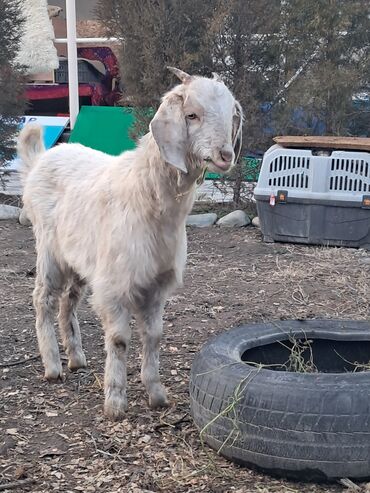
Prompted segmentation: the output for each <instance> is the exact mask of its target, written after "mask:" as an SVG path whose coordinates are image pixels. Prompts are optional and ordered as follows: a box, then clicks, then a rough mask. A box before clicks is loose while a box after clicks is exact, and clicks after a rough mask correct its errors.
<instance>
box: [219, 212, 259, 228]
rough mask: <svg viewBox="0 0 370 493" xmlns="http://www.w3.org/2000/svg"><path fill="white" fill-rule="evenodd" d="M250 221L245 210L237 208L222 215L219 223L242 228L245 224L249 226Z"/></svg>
mask: <svg viewBox="0 0 370 493" xmlns="http://www.w3.org/2000/svg"><path fill="white" fill-rule="evenodd" d="M250 222H251V220H250V219H249V217H248V216H247V214H246V213H245V212H244V211H240V210H237V211H233V212H230V214H227V215H226V216H224V217H221V219H219V220H218V221H217V224H218V225H219V226H226V227H229V228H241V227H243V226H248V224H250Z"/></svg>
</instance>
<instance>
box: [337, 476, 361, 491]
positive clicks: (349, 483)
mask: <svg viewBox="0 0 370 493" xmlns="http://www.w3.org/2000/svg"><path fill="white" fill-rule="evenodd" d="M339 482H340V483H341V484H342V485H343V486H346V487H347V488H348V489H350V490H351V491H353V492H355V491H361V488H360V486H358V485H357V484H355V483H354V482H353V481H351V480H350V479H348V478H343V479H340V480H339Z"/></svg>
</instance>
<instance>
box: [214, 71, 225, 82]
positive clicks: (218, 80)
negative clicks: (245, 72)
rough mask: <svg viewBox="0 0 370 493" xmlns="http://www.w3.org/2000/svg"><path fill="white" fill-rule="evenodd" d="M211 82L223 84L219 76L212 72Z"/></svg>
mask: <svg viewBox="0 0 370 493" xmlns="http://www.w3.org/2000/svg"><path fill="white" fill-rule="evenodd" d="M212 76H213V80H215V81H216V82H223V80H222V77H221V75H219V74H217V73H216V72H212Z"/></svg>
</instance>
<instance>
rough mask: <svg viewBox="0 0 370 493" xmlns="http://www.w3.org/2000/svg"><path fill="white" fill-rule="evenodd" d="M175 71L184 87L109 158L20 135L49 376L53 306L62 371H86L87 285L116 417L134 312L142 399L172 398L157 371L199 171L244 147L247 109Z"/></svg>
mask: <svg viewBox="0 0 370 493" xmlns="http://www.w3.org/2000/svg"><path fill="white" fill-rule="evenodd" d="M170 70H171V71H172V72H173V73H174V74H176V75H177V77H179V79H180V80H181V82H182V84H180V85H178V86H176V87H175V88H173V89H172V90H171V91H170V92H168V93H167V94H166V95H165V96H164V97H163V100H162V103H161V105H160V107H159V109H158V111H157V113H156V115H155V116H154V118H153V120H152V121H151V124H150V131H149V133H148V134H147V135H145V136H144V137H143V138H142V139H141V141H140V143H139V146H138V147H137V149H135V150H134V151H128V152H124V153H123V154H121V155H120V156H118V157H112V156H109V155H107V154H104V153H102V152H98V151H95V150H92V149H89V148H87V147H84V146H82V145H80V144H61V145H59V146H57V147H54V148H53V149H50V150H48V151H46V152H45V149H44V146H43V144H42V132H41V129H40V128H39V127H37V126H35V125H31V124H29V125H27V126H26V127H25V128H24V129H23V130H22V132H21V134H20V136H19V143H18V151H19V155H20V156H21V158H22V160H23V163H24V166H23V182H24V194H23V200H24V204H25V208H26V211H27V213H28V215H29V217H30V219H31V221H32V224H33V229H34V234H35V237H36V247H37V276H36V286H35V290H34V306H35V310H36V329H37V337H38V342H39V348H40V353H41V356H42V360H43V364H44V367H45V377H46V379H47V380H49V381H57V380H60V379H61V377H62V365H61V362H60V357H59V350H58V343H57V339H56V335H55V331H54V316H55V312H56V310H57V308H58V303H59V315H58V322H59V328H60V330H61V335H62V342H63V345H64V348H65V350H66V353H67V356H68V367H69V368H70V369H71V370H74V369H77V368H81V367H85V366H86V359H85V355H84V353H83V350H82V346H81V336H80V329H79V325H78V321H77V316H76V308H77V304H78V302H79V299H80V297H81V294H82V291H83V288H84V286H85V284H86V283H88V284H89V285H90V286H91V288H92V293H93V296H92V302H93V307H94V309H95V310H96V312H97V313H98V315H99V316H100V318H101V320H102V325H103V328H104V331H105V349H106V366H105V382H104V386H105V413H106V415H107V416H109V417H110V418H111V419H119V418H121V417H122V416H123V414H124V411H125V409H126V407H127V399H126V357H127V351H128V347H129V342H130V326H129V322H130V318H131V316H132V315H134V316H135V317H136V320H137V323H138V326H139V328H140V330H141V335H142V342H143V361H142V369H141V379H142V382H143V384H144V385H145V387H146V390H147V392H148V394H149V404H150V406H151V407H152V408H155V407H160V406H165V405H167V396H166V391H165V389H164V387H163V386H162V385H161V383H160V377H159V346H160V340H161V334H162V325H163V323H162V314H163V309H164V305H165V302H166V299H167V297H168V295H169V293H170V291H171V290H172V289H173V288H174V286H176V285H177V284H179V283H181V282H182V273H183V269H184V267H185V262H186V231H185V221H186V217H187V215H188V213H189V211H190V210H191V208H192V205H193V202H194V195H195V193H194V192H195V187H196V182H197V180H198V179H199V178H201V177H202V176H203V173H204V171H205V168H206V167H208V168H210V169H211V170H213V171H216V172H225V171H227V170H228V169H229V168H230V167H231V166H232V165H233V163H234V161H235V152H237V153H239V151H240V146H241V126H242V110H241V107H240V105H239V103H238V102H237V101H236V100H235V99H234V97H233V95H232V94H231V92H230V91H229V90H228V89H227V88H226V86H225V85H224V84H223V82H221V81H220V80H219V79H218V78H217V77H214V78H213V79H208V78H204V77H198V76H190V75H188V74H186V73H185V72H182V71H181V70H179V69H174V68H170ZM235 148H237V150H235V151H234V149H235Z"/></svg>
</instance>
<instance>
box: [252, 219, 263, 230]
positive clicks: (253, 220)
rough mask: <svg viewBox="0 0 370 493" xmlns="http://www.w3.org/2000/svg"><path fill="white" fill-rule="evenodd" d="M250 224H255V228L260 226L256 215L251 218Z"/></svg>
mask: <svg viewBox="0 0 370 493" xmlns="http://www.w3.org/2000/svg"><path fill="white" fill-rule="evenodd" d="M252 224H253V226H256V228H260V227H261V226H260V218H259V217H258V216H256V217H254V218H253V219H252Z"/></svg>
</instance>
